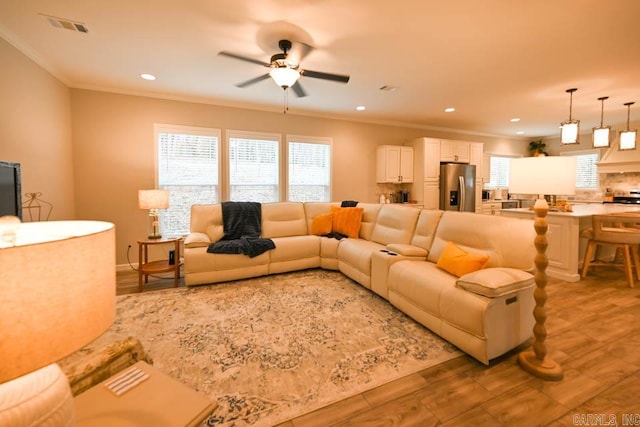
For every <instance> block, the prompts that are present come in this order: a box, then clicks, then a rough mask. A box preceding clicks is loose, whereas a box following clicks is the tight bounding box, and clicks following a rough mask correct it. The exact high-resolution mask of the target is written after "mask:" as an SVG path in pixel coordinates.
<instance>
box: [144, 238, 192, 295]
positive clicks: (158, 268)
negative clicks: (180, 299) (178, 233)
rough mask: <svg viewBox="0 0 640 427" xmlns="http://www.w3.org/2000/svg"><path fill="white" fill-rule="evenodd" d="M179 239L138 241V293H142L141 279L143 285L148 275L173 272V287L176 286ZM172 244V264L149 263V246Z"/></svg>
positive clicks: (180, 239)
mask: <svg viewBox="0 0 640 427" xmlns="http://www.w3.org/2000/svg"><path fill="white" fill-rule="evenodd" d="M181 241H182V238H181V237H178V238H175V239H157V240H138V292H142V278H143V276H144V283H148V282H149V275H150V274H156V273H166V272H169V271H173V272H174V275H173V286H174V287H177V286H178V281H179V280H180V242H181ZM166 244H173V246H174V248H173V250H174V262H173V264H170V263H169V260H168V259H163V260H158V261H149V246H153V245H166Z"/></svg>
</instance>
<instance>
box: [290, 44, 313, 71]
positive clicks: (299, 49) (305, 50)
mask: <svg viewBox="0 0 640 427" xmlns="http://www.w3.org/2000/svg"><path fill="white" fill-rule="evenodd" d="M312 50H313V47H312V46H309V45H308V44H306V43H302V42H294V43H293V46H292V47H291V50H290V51H289V52H287V60H286V63H287V64H288V65H289V66H291V67H297V66H299V65H300V62H302V60H303V59H304V58H305V57H306V56H307V55H308V54H309V53H311V51H312Z"/></svg>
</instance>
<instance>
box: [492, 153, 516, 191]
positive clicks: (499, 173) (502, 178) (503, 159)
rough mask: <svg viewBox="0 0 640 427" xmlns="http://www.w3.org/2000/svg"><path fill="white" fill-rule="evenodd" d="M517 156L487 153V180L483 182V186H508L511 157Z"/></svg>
mask: <svg viewBox="0 0 640 427" xmlns="http://www.w3.org/2000/svg"><path fill="white" fill-rule="evenodd" d="M515 157H519V156H508V155H500V154H495V155H494V154H490V155H489V177H490V179H489V182H487V183H485V185H484V187H485V188H508V187H509V169H510V165H511V159H513V158H515Z"/></svg>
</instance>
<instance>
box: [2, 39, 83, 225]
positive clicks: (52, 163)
mask: <svg viewBox="0 0 640 427" xmlns="http://www.w3.org/2000/svg"><path fill="white" fill-rule="evenodd" d="M0 64H2V65H1V66H0V94H1V96H0V160H4V161H10V162H18V163H20V168H21V172H22V192H23V200H24V199H25V197H24V193H34V192H41V193H42V198H43V199H44V200H46V201H48V202H50V203H52V204H53V210H52V212H51V219H73V218H74V216H75V214H74V191H73V155H72V140H71V95H70V91H69V88H68V87H67V86H65V85H64V84H63V83H61V82H60V81H59V80H58V79H56V78H55V77H53V76H52V75H51V74H49V73H48V72H47V71H45V70H44V69H43V68H42V67H40V66H39V65H37V64H36V63H34V62H33V61H31V60H30V59H29V58H27V57H26V56H24V55H23V54H22V53H21V52H19V51H18V50H17V49H15V48H14V47H13V46H11V45H10V44H9V43H7V42H6V41H5V40H3V39H2V38H0ZM34 214H35V212H34ZM23 216H24V217H25V220H28V218H29V211H25V212H23Z"/></svg>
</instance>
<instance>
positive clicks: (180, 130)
mask: <svg viewBox="0 0 640 427" xmlns="http://www.w3.org/2000/svg"><path fill="white" fill-rule="evenodd" d="M160 134H185V135H194V136H206V137H215V138H217V154H218V158H217V164H218V165H217V166H218V184H217V187H218V188H217V198H218V200H219V201H222V200H223V199H222V190H223V188H224V187H223V185H224V184H223V181H222V166H223V163H222V143H223V140H222V130H221V129H219V128H209V127H202V126H185V125H176V124H167V123H154V124H153V144H154V186H155V188H158V189H160V188H161V186H160V140H159V137H160ZM212 203H213V201H212ZM160 214H161V215H163V211H161V212H160ZM190 221H191V219H190V218H189V222H190ZM161 232H162V233H163V235H165V236H166V237H168V238H176V237H181V236H182V235H183V234H180V233H175V232H172V231H171V230H166V229H162V230H161Z"/></svg>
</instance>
